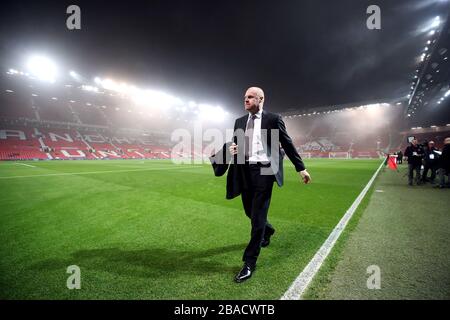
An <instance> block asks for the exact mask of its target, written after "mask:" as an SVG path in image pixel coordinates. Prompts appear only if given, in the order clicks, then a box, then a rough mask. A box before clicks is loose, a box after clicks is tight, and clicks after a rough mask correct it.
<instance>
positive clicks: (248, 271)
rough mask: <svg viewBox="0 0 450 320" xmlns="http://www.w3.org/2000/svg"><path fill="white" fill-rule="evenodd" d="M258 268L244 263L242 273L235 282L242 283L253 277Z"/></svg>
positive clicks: (235, 278)
mask: <svg viewBox="0 0 450 320" xmlns="http://www.w3.org/2000/svg"><path fill="white" fill-rule="evenodd" d="M255 269H256V266H250V265H248V264H246V263H244V266H243V267H242V269H241V271H239V273H238V274H237V275H236V276H235V277H234V281H235V282H237V283H241V282H243V281H245V280H247V279H249V278H250V277H251V276H252V273H253V271H255Z"/></svg>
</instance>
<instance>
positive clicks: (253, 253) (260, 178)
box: [241, 164, 275, 266]
mask: <svg viewBox="0 0 450 320" xmlns="http://www.w3.org/2000/svg"><path fill="white" fill-rule="evenodd" d="M244 173H245V179H246V181H247V188H246V189H244V190H243V191H242V194H241V198H242V204H243V205H244V210H245V214H246V215H247V217H249V218H250V221H251V225H252V230H251V233H250V241H249V243H248V245H247V248H246V249H245V251H244V255H243V257H242V260H243V261H244V262H246V263H247V264H249V265H252V266H254V265H255V264H256V260H257V259H258V256H259V252H260V251H261V242H262V240H263V239H264V234H266V233H268V234H272V233H273V232H274V228H273V227H272V225H271V224H270V223H269V222H268V220H267V213H268V211H269V205H270V199H271V197H272V187H273V182H274V181H275V177H274V176H273V175H262V174H261V165H252V164H250V165H249V164H246V165H245V167H244Z"/></svg>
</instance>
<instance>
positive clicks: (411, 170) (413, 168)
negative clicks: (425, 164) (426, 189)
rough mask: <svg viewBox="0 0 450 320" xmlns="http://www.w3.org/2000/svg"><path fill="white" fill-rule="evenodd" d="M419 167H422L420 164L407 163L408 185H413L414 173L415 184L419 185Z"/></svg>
mask: <svg viewBox="0 0 450 320" xmlns="http://www.w3.org/2000/svg"><path fill="white" fill-rule="evenodd" d="M421 166H422V165H421V164H420V163H408V183H409V184H412V183H413V178H414V171H415V172H416V178H415V182H416V183H417V184H419V183H420V181H421V176H420V167H421Z"/></svg>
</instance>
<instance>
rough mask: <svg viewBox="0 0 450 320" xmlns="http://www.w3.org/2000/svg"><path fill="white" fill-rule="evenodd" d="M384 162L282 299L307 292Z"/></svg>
mask: <svg viewBox="0 0 450 320" xmlns="http://www.w3.org/2000/svg"><path fill="white" fill-rule="evenodd" d="M383 164H384V161H383V163H381V164H380V166H379V167H378V169H377V171H375V173H374V174H373V176H372V178H371V179H370V180H369V182H368V183H367V185H366V186H365V187H364V189H363V190H362V191H361V193H360V194H359V195H358V197H357V198H356V200H355V201H354V202H353V204H352V205H351V206H350V208H349V209H348V210H347V212H346V213H345V214H344V216H343V217H342V219H341V220H340V221H339V223H338V224H337V225H336V227H335V228H334V229H333V231H332V232H331V233H330V235H329V236H328V238H327V240H325V242H324V243H323V244H322V246H321V247H320V249H319V250H318V251H317V252H316V254H315V255H314V257H313V258H312V259H311V261H310V262H309V263H308V265H307V266H306V267H305V269H303V271H302V272H301V273H300V274H299V275H298V277H297V278H296V279H295V280H294V282H293V283H292V284H291V286H290V287H289V289H288V290H287V291H286V292H285V293H284V294H283V296H282V297H281V298H280V300H299V299H301V298H302V295H303V294H304V293H305V291H306V289H307V288H308V286H309V284H310V283H311V281H312V279H313V278H314V276H315V275H316V273H317V272H318V271H319V269H320V267H321V266H322V264H323V262H324V261H325V259H326V258H327V257H328V254H329V253H330V252H331V249H332V248H333V247H334V245H335V244H336V241H337V239H338V238H339V236H340V235H341V233H342V231H344V229H345V227H346V225H347V223H348V222H349V221H350V219H351V217H352V216H353V214H354V213H355V211H356V209H357V208H358V206H359V204H360V203H361V201H362V199H363V198H364V196H365V195H366V193H367V191H368V190H369V189H370V187H371V185H372V183H373V181H374V180H375V178H376V177H377V175H378V172H380V169H381V168H382V167H383Z"/></svg>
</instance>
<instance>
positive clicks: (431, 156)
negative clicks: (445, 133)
mask: <svg viewBox="0 0 450 320" xmlns="http://www.w3.org/2000/svg"><path fill="white" fill-rule="evenodd" d="M436 151H438V150H437V149H436V148H435V147H434V141H430V142H428V145H427V146H426V148H425V149H424V158H423V162H424V169H423V173H422V182H423V183H425V182H428V181H429V182H431V183H434V179H435V178H436V170H437V168H438V161H439V154H438V153H436ZM429 170H431V176H430V179H428V171H429Z"/></svg>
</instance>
